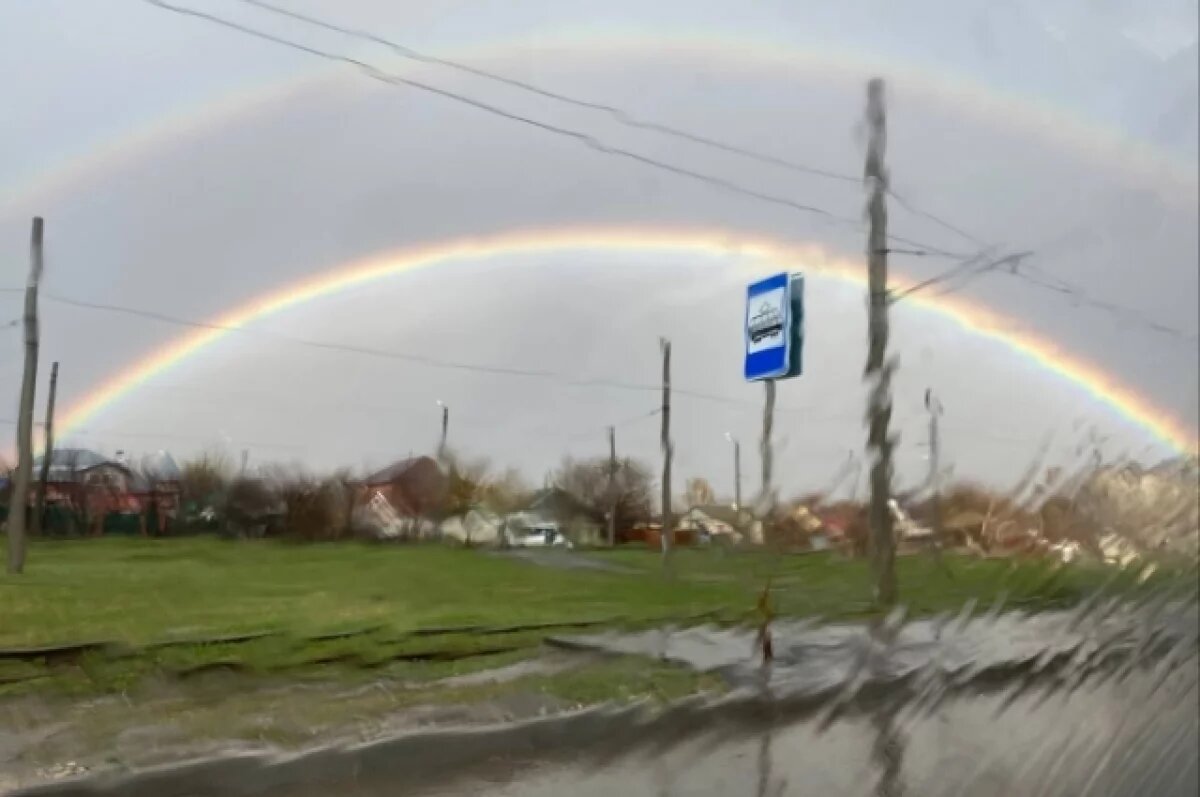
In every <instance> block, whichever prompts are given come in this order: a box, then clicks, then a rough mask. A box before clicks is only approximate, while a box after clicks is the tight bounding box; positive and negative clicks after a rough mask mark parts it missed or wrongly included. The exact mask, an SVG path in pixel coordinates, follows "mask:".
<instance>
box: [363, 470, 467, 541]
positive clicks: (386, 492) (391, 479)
mask: <svg viewBox="0 0 1200 797" xmlns="http://www.w3.org/2000/svg"><path fill="white" fill-rule="evenodd" d="M448 489H449V479H448V478H447V476H446V474H445V473H444V472H443V471H442V468H441V466H440V465H439V464H438V463H437V461H436V460H434V459H433V458H432V457H424V456H422V457H409V458H407V459H401V460H397V461H396V462H393V463H392V464H391V465H388V466H387V467H386V468H382V469H380V470H377V471H375V472H374V473H371V474H369V475H368V476H367V477H366V478H364V479H363V480H362V481H361V482H359V485H358V491H357V495H356V496H355V502H354V503H355V506H354V516H355V524H356V525H358V526H359V527H361V528H363V530H364V531H365V532H367V533H368V534H371V535H372V536H376V537H383V538H402V537H423V536H426V535H427V534H430V533H433V531H434V529H435V528H436V526H435V525H434V524H433V516H434V515H435V514H436V513H437V511H438V510H439V509H440V508H441V507H442V504H443V503H444V502H445V500H446V493H447V491H448Z"/></svg>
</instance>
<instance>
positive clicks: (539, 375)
mask: <svg viewBox="0 0 1200 797" xmlns="http://www.w3.org/2000/svg"><path fill="white" fill-rule="evenodd" d="M43 295H44V296H45V298H46V299H47V300H49V301H51V302H55V303H58V304H63V305H66V306H70V307H79V308H82V309H88V310H98V311H103V312H109V313H119V314H123V315H129V316H133V317H136V318H145V319H148V320H152V321H158V322H161V323H167V324H173V325H177V326H183V327H192V328H198V329H207V330H214V331H222V332H238V333H243V334H250V335H260V336H263V337H267V338H271V339H275V340H279V341H282V342H285V343H289V344H293V345H297V346H302V347H307V348H314V349H322V350H327V351H335V352H344V353H349V354H358V355H362V356H367V357H376V358H383V359H389V360H401V361H406V362H412V363H415V364H419V365H424V366H428V367H432V368H445V369H450V370H460V371H467V372H476V373H486V374H494V375H501V376H514V377H527V378H536V379H550V380H554V381H558V382H561V383H562V384H564V385H566V386H568V387H578V388H587V387H601V388H608V389H614V390H627V391H634V392H657V391H659V390H661V389H662V386H661V385H657V384H639V383H636V382H625V381H620V380H615V379H601V378H582V377H577V376H572V375H570V374H565V373H563V372H560V371H553V370H548V369H529V368H515V367H507V366H494V365H487V364H482V363H467V362H460V361H455V360H447V359H442V358H438V357H431V356H428V355H421V354H412V353H408V352H398V351H389V350H386V349H378V348H374V347H369V346H358V345H354V344H349V343H336V342H330V341H321V340H313V339H309V338H299V337H295V336H292V335H285V334H283V333H280V332H276V331H273V330H267V329H262V328H261V327H247V326H235V325H230V324H218V323H215V322H207V321H195V320H191V319H186V318H181V317H179V316H174V315H170V314H167V313H161V312H157V311H153V310H143V309H140V308H135V307H127V306H123V305H116V304H109V303H105V302H92V301H84V300H80V299H74V298H71V297H68V296H63V295H61V294H58V293H52V292H45V293H44V294H43ZM672 390H673V393H674V394H675V395H679V396H686V397H690V398H695V399H700V400H705V401H713V402H718V403H725V404H731V405H738V406H754V407H755V408H757V407H758V405H757V404H756V403H754V402H748V401H742V400H739V399H736V398H732V397H730V396H722V395H719V394H715V393H708V392H705V391H701V390H691V389H688V388H680V387H674V388H672ZM778 409H780V411H784V412H805V411H806V410H804V409H801V408H788V407H784V408H778Z"/></svg>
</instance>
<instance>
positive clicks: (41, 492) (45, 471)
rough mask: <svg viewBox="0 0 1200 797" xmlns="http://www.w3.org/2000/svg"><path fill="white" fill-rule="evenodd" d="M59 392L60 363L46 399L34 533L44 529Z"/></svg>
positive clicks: (54, 367)
mask: <svg viewBox="0 0 1200 797" xmlns="http://www.w3.org/2000/svg"><path fill="white" fill-rule="evenodd" d="M56 393H58V363H57V362H56V363H54V364H53V365H51V366H50V396H49V398H48V399H47V401H46V438H45V445H44V446H42V469H41V473H40V474H38V485H37V497H36V498H35V499H34V502H33V523H31V524H30V525H31V526H32V528H33V533H34V534H40V533H41V531H42V518H43V516H44V515H45V511H46V482H48V481H49V480H50V461H51V460H52V459H54V396H55V394H56Z"/></svg>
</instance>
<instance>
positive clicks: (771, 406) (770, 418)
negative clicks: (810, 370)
mask: <svg viewBox="0 0 1200 797" xmlns="http://www.w3.org/2000/svg"><path fill="white" fill-rule="evenodd" d="M763 385H764V386H765V387H766V396H765V398H764V401H763V425H762V440H761V441H760V442H759V450H760V453H761V454H762V496H761V497H760V498H759V507H758V514H759V516H760V518H761V520H760V522H761V523H762V532H763V540H762V541H763V542H764V543H765V542H766V541H767V524H768V523H769V522H770V521H771V514H772V510H773V509H774V504H775V501H774V500H773V496H772V494H771V475H772V474H771V471H772V470H773V467H774V453H773V451H772V449H771V432H772V430H773V428H774V426H775V380H774V379H767V380H766V381H764V382H763Z"/></svg>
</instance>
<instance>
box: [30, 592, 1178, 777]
mask: <svg viewBox="0 0 1200 797" xmlns="http://www.w3.org/2000/svg"><path fill="white" fill-rule="evenodd" d="M1198 619H1200V618H1198V617H1197V613H1196V608H1195V605H1194V604H1191V603H1189V604H1179V605H1167V604H1165V603H1160V604H1158V605H1156V606H1142V607H1139V608H1137V609H1131V608H1129V607H1120V608H1118V607H1117V606H1116V605H1115V604H1108V605H1104V606H1100V605H1095V606H1092V607H1090V609H1089V610H1087V611H1081V612H1073V613H1070V614H1065V613H1064V614H1058V615H1039V616H1037V617H1032V618H1030V617H1023V616H1021V615H1018V614H1008V615H999V616H988V617H983V618H970V617H968V616H967V615H966V614H964V615H963V616H961V617H957V618H942V619H940V620H933V621H920V622H913V623H902V622H900V618H899V617H896V618H893V622H891V623H890V624H887V623H885V624H884V625H883V626H881V627H878V628H874V629H866V628H864V627H862V626H850V625H846V626H823V627H810V626H806V625H804V624H801V623H794V624H790V625H789V624H779V625H778V626H777V627H776V650H777V654H778V656H777V659H776V661H775V662H774V664H773V665H772V666H771V667H770V668H769V669H764V668H763V667H762V666H761V663H760V662H757V661H756V660H755V659H754V658H753V656H752V655H751V651H752V650H753V633H752V632H749V631H741V630H721V629H691V630H685V631H656V632H649V633H639V634H630V635H623V636H622V635H598V636H591V637H587V636H584V637H576V638H570V639H565V640H563V642H564V643H565V644H568V645H572V646H576V647H582V648H586V649H590V650H600V651H604V650H608V651H615V652H641V653H645V654H649V655H654V656H662V657H665V658H670V659H674V660H678V661H680V662H686V663H688V664H689V665H691V666H694V667H696V668H698V669H705V670H711V671H717V672H721V673H722V674H723V675H724V676H725V677H726V678H727V679H728V680H729V681H730V682H732V683H733V684H735V685H736V690H735V692H734V693H733V694H731V695H729V696H727V697H725V698H722V699H720V700H716V701H713V700H708V699H705V700H700V699H697V700H695V701H692V702H689V703H684V704H680V705H676V706H674V707H672V708H671V709H669V710H667V711H651V710H649V709H647V708H645V707H633V708H626V709H619V710H618V709H609V710H591V711H585V712H580V713H577V714H570V715H563V716H558V717H551V718H547V719H544V720H538V721H535V722H531V723H526V724H523V725H519V726H505V727H496V728H485V729H475V730H470V731H437V732H429V733H424V734H413V735H410V736H406V737H399V738H395V739H389V740H383V741H377V742H371V743H367V744H363V745H360V746H358V747H354V748H342V749H336V750H322V751H315V752H312V753H308V754H301V755H294V756H291V757H288V758H282V759H280V758H276V759H270V758H264V757H261V756H245V757H242V758H239V759H235V760H222V761H208V762H203V763H199V764H196V765H194V766H190V767H185V768H174V769H168V770H164V771H161V772H158V773H150V774H142V775H138V776H135V777H132V778H126V779H123V780H94V781H92V782H90V783H80V784H76V785H69V784H58V785H56V786H53V787H50V788H47V789H32V790H28V791H27V792H24V794H27V795H35V794H37V795H54V796H55V797H67V795H78V796H79V797H84V795H98V794H121V795H128V796H129V797H141V796H142V795H147V796H149V795H154V797H183V796H184V795H188V796H189V797H202V796H206V795H217V794H220V795H258V796H259V797H267V796H269V797H316V795H328V794H339V795H346V796H347V797H390V796H391V795H418V797H459V796H460V795H462V796H463V797H466V796H467V795H471V796H472V797H473V796H474V795H497V797H518V795H519V796H520V797H552V796H553V797H558V796H559V795H569V796H570V797H600V796H601V795H603V796H604V797H609V795H619V796H620V797H638V796H639V795H648V796H653V797H668V796H669V797H685V796H686V797H708V796H709V795H711V796H712V797H717V796H718V795H720V796H722V797H724V796H726V795H753V797H766V796H767V795H771V797H775V796H776V795H810V794H820V795H823V796H825V797H838V796H839V795H880V796H881V797H899V796H900V795H932V796H933V797H940V796H941V795H946V796H947V797H949V795H963V794H971V795H982V796H983V797H989V796H990V795H996V796H997V797H998V796H999V795H1022V797H1026V796H1028V797H1038V796H1039V795H1046V796H1047V797H1049V795H1077V794H1086V795H1089V796H1091V795H1099V796H1100V797H1117V796H1121V797H1124V796H1125V795H1129V796H1130V797H1132V796H1133V795H1150V794H1152V795H1162V796H1163V797H1173V795H1181V796H1182V795H1188V797H1192V796H1193V795H1195V794H1196V793H1197V791H1198V790H1200V773H1198V765H1197V750H1198V746H1200V702H1198V701H1200V693H1198V682H1200V664H1198V661H1197V621H1198Z"/></svg>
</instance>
